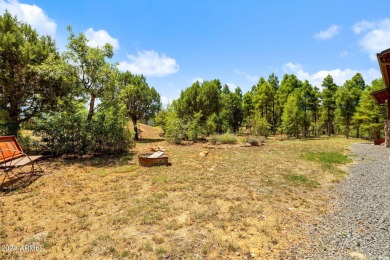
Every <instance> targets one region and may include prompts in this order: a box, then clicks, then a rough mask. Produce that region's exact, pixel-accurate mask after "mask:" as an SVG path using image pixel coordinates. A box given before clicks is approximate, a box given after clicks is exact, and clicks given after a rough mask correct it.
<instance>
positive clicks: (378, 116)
mask: <svg viewBox="0 0 390 260" xmlns="http://www.w3.org/2000/svg"><path fill="white" fill-rule="evenodd" d="M383 88H385V84H384V83H383V80H382V79H376V80H374V81H373V82H372V83H371V86H368V87H366V88H365V89H364V91H363V93H362V96H361V98H360V102H359V105H358V107H357V108H356V113H355V114H354V117H353V123H354V124H355V125H360V127H361V130H362V132H363V136H364V137H372V135H373V132H374V131H377V132H378V133H379V132H380V131H381V130H383V122H385V120H386V118H387V117H386V113H387V109H386V106H381V105H378V104H377V103H376V101H375V99H374V98H373V97H372V95H371V93H372V92H374V91H378V90H381V89H383Z"/></svg>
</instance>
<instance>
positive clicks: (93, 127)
mask: <svg viewBox="0 0 390 260" xmlns="http://www.w3.org/2000/svg"><path fill="white" fill-rule="evenodd" d="M65 110H66V111H62V112H54V113H51V114H50V115H47V117H46V119H40V120H38V121H37V124H36V127H35V130H34V134H35V135H39V136H41V137H42V140H43V141H44V142H45V144H46V145H47V147H48V148H49V149H50V150H51V151H52V152H53V154H54V155H62V154H77V155H83V154H87V153H104V154H118V153H123V152H126V151H127V150H128V149H129V148H130V147H131V146H132V144H133V143H132V133H131V131H130V129H129V126H128V124H127V120H125V118H124V116H122V115H124V114H123V113H120V111H119V108H115V107H110V108H103V107H102V108H101V109H100V110H99V111H98V112H97V113H96V114H95V116H94V117H93V119H92V120H91V121H90V122H88V121H87V112H86V110H85V108H84V107H78V106H77V105H71V106H70V107H68V109H65Z"/></svg>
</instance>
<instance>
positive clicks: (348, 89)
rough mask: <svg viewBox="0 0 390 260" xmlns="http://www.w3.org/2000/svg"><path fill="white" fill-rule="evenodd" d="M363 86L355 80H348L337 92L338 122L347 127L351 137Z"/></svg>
mask: <svg viewBox="0 0 390 260" xmlns="http://www.w3.org/2000/svg"><path fill="white" fill-rule="evenodd" d="M361 92H362V90H361V88H360V87H359V85H357V84H356V83H355V81H353V80H347V81H346V82H345V83H344V85H343V86H341V87H340V88H339V89H338V90H337V92H336V95H335V97H336V117H337V122H338V123H339V124H340V125H341V127H342V128H344V129H345V136H346V137H347V138H349V133H350V127H351V123H352V119H353V116H354V114H355V112H356V108H357V106H358V104H359V100H360V96H361Z"/></svg>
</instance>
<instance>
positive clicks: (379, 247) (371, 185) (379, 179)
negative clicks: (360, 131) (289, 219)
mask: <svg viewBox="0 0 390 260" xmlns="http://www.w3.org/2000/svg"><path fill="white" fill-rule="evenodd" d="M351 149H352V154H353V159H354V161H355V163H354V164H353V165H352V166H350V167H349V172H350V174H349V176H348V178H347V179H346V180H345V181H344V182H342V183H341V184H340V185H337V187H336V188H335V189H334V193H335V195H336V196H335V197H336V199H334V201H332V203H333V204H334V205H335V208H334V212H333V213H331V214H330V215H327V216H326V217H325V218H324V219H322V220H321V221H320V223H318V224H308V226H306V227H305V229H306V230H307V232H308V233H309V234H308V236H309V237H311V238H312V239H313V240H312V241H311V243H310V244H311V245H310V246H309V247H308V248H300V249H299V248H294V249H292V255H294V256H295V257H294V258H296V259H390V149H389V148H388V149H386V148H385V147H384V146H383V145H380V146H374V145H372V144H363V143H362V144H354V145H352V147H351Z"/></svg>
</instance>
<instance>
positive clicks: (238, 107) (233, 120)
mask: <svg viewBox="0 0 390 260" xmlns="http://www.w3.org/2000/svg"><path fill="white" fill-rule="evenodd" d="M226 87H227V86H226ZM240 94H241V89H240V88H239V87H237V88H236V89H235V92H230V91H229V89H228V88H227V91H226V90H225V91H223V94H222V103H223V107H222V111H221V113H220V119H221V121H222V124H223V125H224V127H222V130H224V132H226V131H229V130H232V131H233V132H237V131H238V130H239V128H240V126H241V124H242V121H243V112H242V100H241V95H240Z"/></svg>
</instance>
